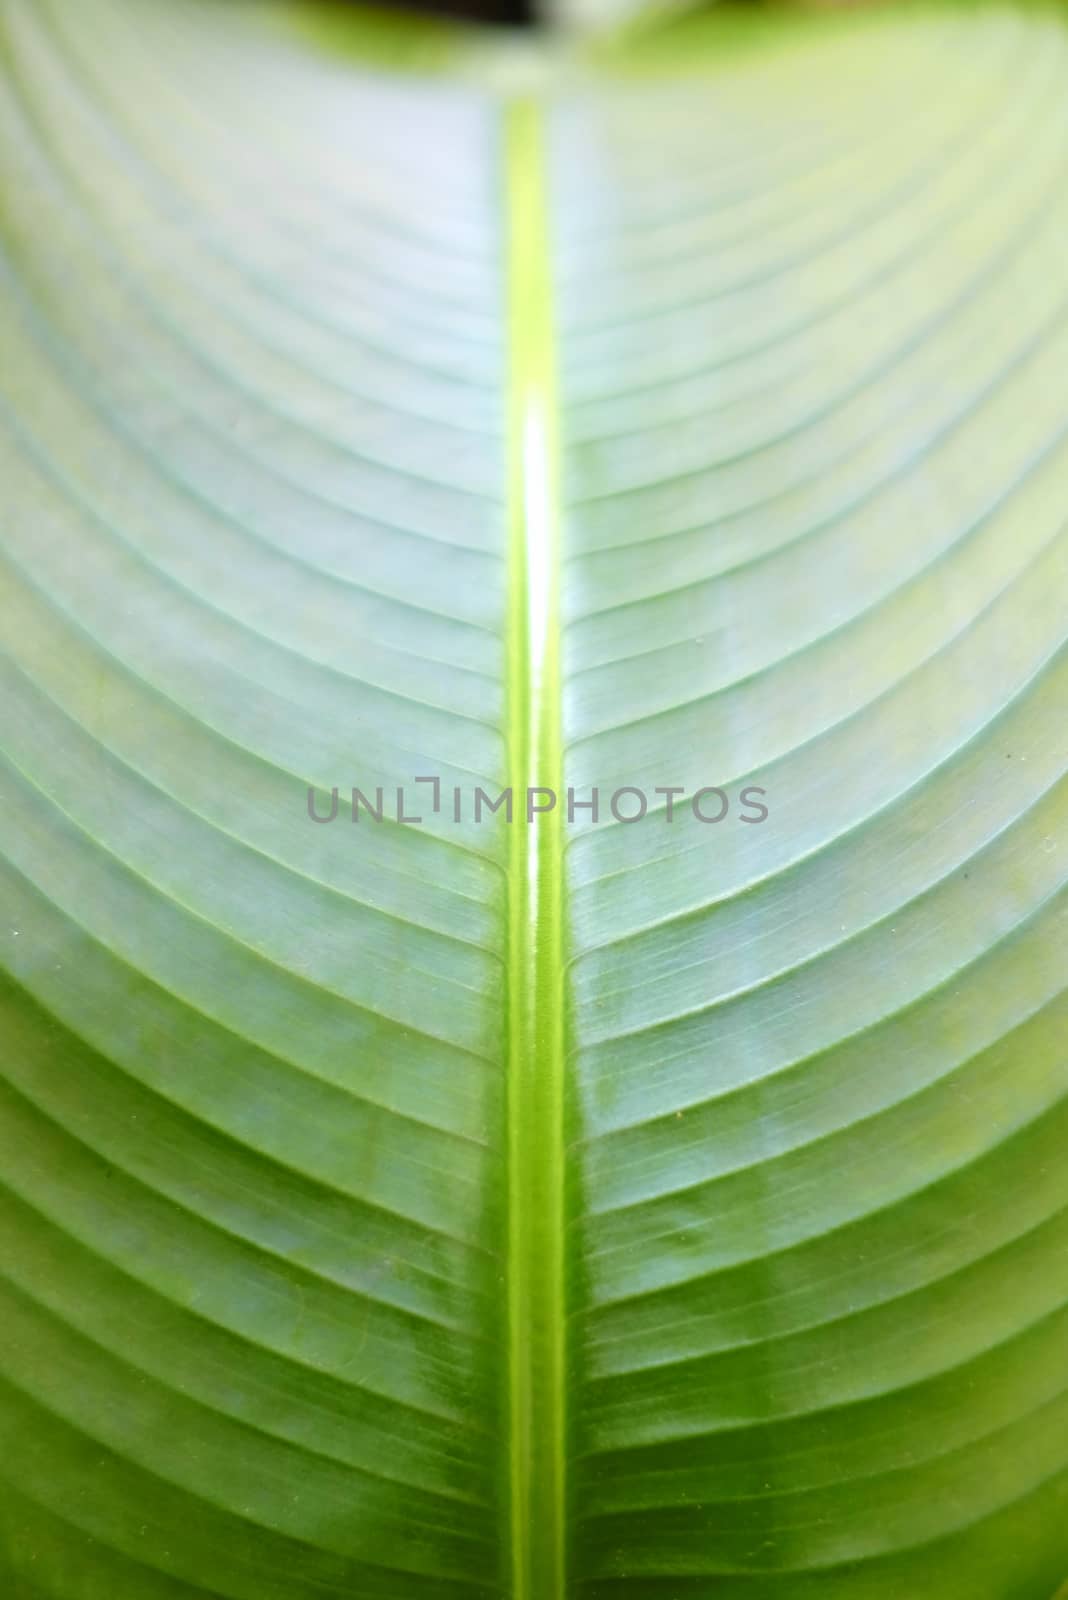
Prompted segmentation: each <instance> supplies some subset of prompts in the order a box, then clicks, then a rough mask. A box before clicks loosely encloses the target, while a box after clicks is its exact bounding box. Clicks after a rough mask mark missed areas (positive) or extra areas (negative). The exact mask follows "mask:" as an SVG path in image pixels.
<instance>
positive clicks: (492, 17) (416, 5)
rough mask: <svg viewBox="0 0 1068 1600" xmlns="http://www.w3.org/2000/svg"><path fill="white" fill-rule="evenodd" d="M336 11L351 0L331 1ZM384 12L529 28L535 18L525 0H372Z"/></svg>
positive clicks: (347, 7) (345, 8)
mask: <svg viewBox="0 0 1068 1600" xmlns="http://www.w3.org/2000/svg"><path fill="white" fill-rule="evenodd" d="M331 3H332V4H333V5H335V6H336V7H337V9H338V10H339V11H344V10H347V9H349V7H350V5H351V3H352V0H331ZM376 3H377V4H378V5H379V6H381V7H382V9H384V10H387V11H399V12H402V13H406V14H407V15H409V16H433V17H459V18H462V19H463V20H464V21H467V22H489V23H499V24H502V25H505V24H506V25H510V26H512V27H529V26H530V25H531V24H532V23H533V22H534V21H535V20H536V19H535V15H534V10H533V7H532V5H531V4H530V3H529V0H376Z"/></svg>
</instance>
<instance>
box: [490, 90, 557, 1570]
mask: <svg viewBox="0 0 1068 1600" xmlns="http://www.w3.org/2000/svg"><path fill="white" fill-rule="evenodd" d="M543 124H544V114H543V111H542V108H541V107H540V105H539V104H538V103H537V102H536V101H535V100H533V99H515V100H512V101H511V102H509V103H508V104H507V105H506V107H505V110H504V145H505V151H504V168H505V171H504V180H505V198H506V214H507V224H508V235H507V304H506V318H507V328H508V345H507V350H508V396H507V398H508V433H507V444H508V525H509V613H508V641H509V642H508V664H507V671H508V718H509V751H510V754H509V768H508V782H509V784H510V786H511V789H512V795H513V803H514V806H515V812H514V817H513V822H512V825H511V835H510V843H509V877H510V895H509V929H508V940H509V962H508V1093H507V1116H508V1142H507V1149H508V1295H507V1324H508V1361H507V1371H508V1395H507V1406H506V1416H507V1428H508V1447H507V1448H508V1479H509V1482H508V1497H507V1499H508V1528H507V1542H508V1547H509V1550H510V1572H509V1579H508V1581H509V1583H510V1589H511V1594H512V1596H513V1600H559V1597H562V1596H563V1594H564V1592H565V1577H564V1473H565V1448H564V1441H565V1427H566V1407H565V1352H564V1326H565V1304H564V1262H563V1240H564V1160H563V1151H564V1059H565V1040H564V1005H563V974H564V965H565V963H564V932H563V914H562V912H563V906H562V902H563V871H562V849H561V836H560V828H561V821H560V813H559V805H560V803H561V801H562V797H563V796H562V789H561V782H560V774H561V765H562V733H561V724H562V716H561V692H560V657H559V639H560V625H559V593H558V591H559V538H560V515H559V479H560V471H559V455H560V446H559V435H558V420H557V419H558V402H557V392H556V369H555V353H554V345H555V333H554V324H553V299H552V283H551V270H550V259H549V239H550V226H549V204H548V194H547V176H546V160H545V137H544V126H543ZM528 786H545V787H548V788H551V789H552V790H553V791H554V792H555V794H556V795H557V809H556V810H554V811H553V812H551V813H549V814H547V815H544V816H539V817H538V818H537V820H536V821H534V822H532V823H528V822H527V813H526V791H527V788H528Z"/></svg>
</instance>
